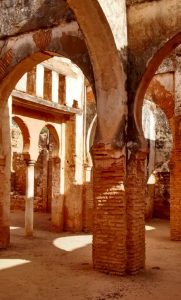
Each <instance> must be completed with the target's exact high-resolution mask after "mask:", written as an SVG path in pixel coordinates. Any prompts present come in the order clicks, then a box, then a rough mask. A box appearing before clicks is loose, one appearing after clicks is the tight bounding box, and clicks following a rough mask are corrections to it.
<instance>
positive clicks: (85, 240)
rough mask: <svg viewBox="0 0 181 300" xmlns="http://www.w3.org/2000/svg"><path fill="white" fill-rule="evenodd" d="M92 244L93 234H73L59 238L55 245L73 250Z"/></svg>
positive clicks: (54, 242)
mask: <svg viewBox="0 0 181 300" xmlns="http://www.w3.org/2000/svg"><path fill="white" fill-rule="evenodd" d="M90 244H92V235H72V236H65V237H60V238H57V239H55V240H54V241H53V245H54V246H55V247H57V248H59V249H61V250H65V251H73V250H76V249H79V248H82V247H85V246H87V245H90Z"/></svg>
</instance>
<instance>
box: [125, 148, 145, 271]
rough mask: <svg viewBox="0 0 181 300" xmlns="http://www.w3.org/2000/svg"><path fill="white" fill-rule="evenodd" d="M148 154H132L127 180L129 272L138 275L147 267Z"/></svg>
mask: <svg viewBox="0 0 181 300" xmlns="http://www.w3.org/2000/svg"><path fill="white" fill-rule="evenodd" d="M145 159H146V153H143V152H137V153H136V154H132V155H131V157H130V159H129V161H128V169H127V180H126V182H127V183H126V202H127V267H126V269H127V272H128V273H131V274H134V273H137V272H138V271H139V270H140V269H141V268H143V267H144V265H145V195H146V174H145Z"/></svg>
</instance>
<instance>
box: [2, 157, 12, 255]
mask: <svg viewBox="0 0 181 300" xmlns="http://www.w3.org/2000/svg"><path fill="white" fill-rule="evenodd" d="M5 177H6V176H5V157H3V156H2V155H1V154H0V183H1V184H0V249H3V248H7V247H8V246H9V242H10V229H9V220H8V215H9V212H8V211H9V197H10V196H8V195H7V194H6V185H7V182H6V178H5Z"/></svg>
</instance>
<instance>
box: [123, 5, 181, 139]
mask: <svg viewBox="0 0 181 300" xmlns="http://www.w3.org/2000/svg"><path fill="white" fill-rule="evenodd" d="M127 4H128V8H127V20H128V53H129V54H128V61H129V64H128V87H129V89H128V97H129V110H130V118H129V126H130V130H129V134H130V138H131V139H134V140H135V136H136V131H135V125H134V124H133V119H132V114H133V110H134V112H135V111H136V110H137V108H134V109H133V102H134V98H135V94H136V90H137V88H138V85H139V83H140V81H141V79H142V78H143V74H144V73H145V70H146V69H147V71H148V66H149V64H150V77H149V73H148V72H147V78H146V79H145V80H146V81H143V87H144V85H145V86H146V85H147V84H149V80H151V77H152V76H153V75H154V72H155V71H156V69H157V67H158V65H156V64H157V60H156V56H155V55H156V53H157V52H158V50H159V49H160V48H161V47H162V46H163V45H165V44H166V43H167V42H168V40H170V39H172V38H173V37H174V36H175V35H177V34H178V33H179V32H180V28H181V3H180V1H178V0H174V1H169V0H159V1H128V2H127ZM130 4H132V5H130ZM135 37H136V38H135ZM178 43H179V38H178V39H177V41H176V42H175V44H173V46H170V48H171V47H172V48H174V47H175V46H176V45H177V44H178ZM168 48H169V47H168ZM170 48H169V49H170ZM168 51H169V50H168ZM164 53H166V51H165V52H163V54H162V55H163V56H162V57H163V58H164ZM153 57H155V59H154V61H153V63H152V64H151V60H152V58H153ZM158 60H161V56H160V57H159V58H158ZM154 64H155V65H154ZM155 67H156V69H155V71H154V68H155ZM152 72H153V73H152ZM151 73H152V74H151ZM141 88H142V87H141ZM139 97H143V95H142V94H141V91H139ZM142 100H143V99H141V100H139V101H140V103H141V101H142ZM139 101H137V103H138V105H139ZM140 114H141V112H140ZM135 115H136V118H139V116H138V115H137V112H135ZM136 122H137V120H136ZM138 123H139V126H141V124H140V121H138ZM136 124H137V123H136ZM136 126H138V125H136ZM131 129H132V130H131Z"/></svg>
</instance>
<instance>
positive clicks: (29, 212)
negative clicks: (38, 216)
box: [25, 160, 35, 236]
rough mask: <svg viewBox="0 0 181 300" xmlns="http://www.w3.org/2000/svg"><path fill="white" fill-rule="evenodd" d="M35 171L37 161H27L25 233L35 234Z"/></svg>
mask: <svg viewBox="0 0 181 300" xmlns="http://www.w3.org/2000/svg"><path fill="white" fill-rule="evenodd" d="M34 171H35V161H33V160H29V161H27V175H26V203H25V234H26V236H33V211H34V207H33V206H34V203H33V202H34Z"/></svg>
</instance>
